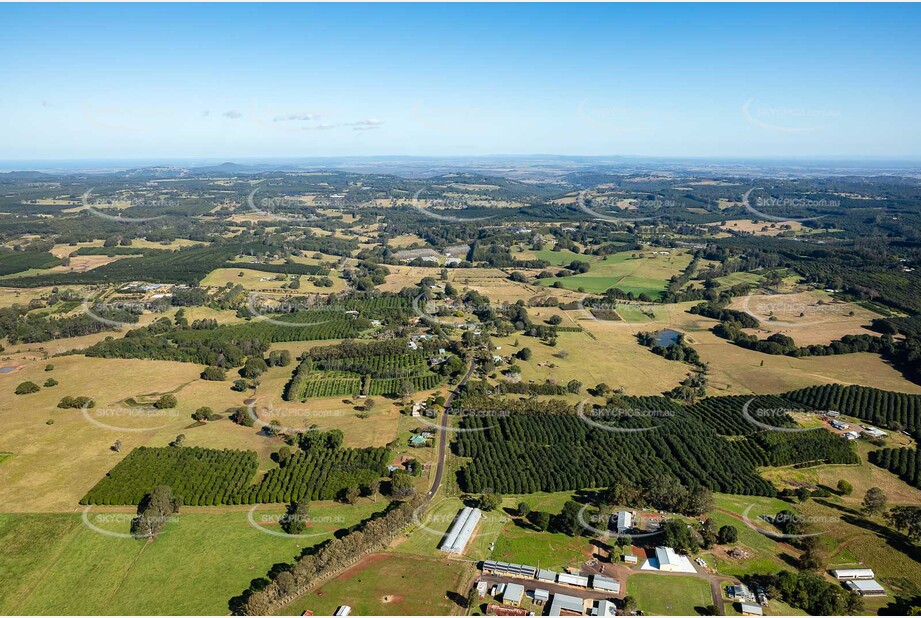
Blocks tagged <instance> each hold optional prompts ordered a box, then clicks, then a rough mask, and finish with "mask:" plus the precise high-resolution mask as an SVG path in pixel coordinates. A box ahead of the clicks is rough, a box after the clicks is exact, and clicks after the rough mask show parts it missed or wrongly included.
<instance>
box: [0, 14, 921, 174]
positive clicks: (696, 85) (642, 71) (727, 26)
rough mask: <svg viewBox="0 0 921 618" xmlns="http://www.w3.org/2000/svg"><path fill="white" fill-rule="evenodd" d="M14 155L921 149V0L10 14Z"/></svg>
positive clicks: (781, 153) (711, 153)
mask: <svg viewBox="0 0 921 618" xmlns="http://www.w3.org/2000/svg"><path fill="white" fill-rule="evenodd" d="M0 23H2V24H3V32H2V38H0V83H2V85H3V87H2V89H0V117H2V118H3V124H4V125H5V126H4V128H3V130H2V131H0V159H8V160H9V159H75V158H106V159H118V158H164V159H165V158H170V157H203V158H218V159H234V158H237V159H239V158H242V157H257V158H258V157H311V156H345V155H371V156H374V155H450V156H467V155H484V154H534V153H554V154H581V155H643V156H692V157H693V156H699V157H789V156H832V157H908V158H917V157H919V156H921V114H919V101H921V37H919V36H918V32H921V7H919V6H918V5H879V4H876V5H853V4H848V5H809V4H807V5H804V4H800V5H790V4H782V5H781V4H775V5H753V4H745V5H726V4H718V5H689V4H680V5H625V4H619V5H597V4H583V5H572V4H569V5H548V4H540V5H523V4H514V5H458V4H450V5H433V4H428V5H427V4H401V5H382V4H370V5H369V4H357V5H356V4H350V5H332V4H314V5H291V4H276V5H250V4H231V5H216V4H195V5H189V4H186V5H177V4H162V5H136V4H124V5H122V4H96V5H49V4H42V5H9V4H4V5H0Z"/></svg>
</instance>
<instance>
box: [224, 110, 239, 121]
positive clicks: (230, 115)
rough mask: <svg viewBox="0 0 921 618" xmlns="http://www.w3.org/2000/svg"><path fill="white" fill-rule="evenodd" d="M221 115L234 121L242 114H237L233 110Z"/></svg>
mask: <svg viewBox="0 0 921 618" xmlns="http://www.w3.org/2000/svg"><path fill="white" fill-rule="evenodd" d="M223 115H224V117H225V118H230V119H231V120H236V119H237V118H240V117H242V116H243V114H241V113H240V112H238V111H237V110H235V109H231V110H228V111H226V112H224V114H223Z"/></svg>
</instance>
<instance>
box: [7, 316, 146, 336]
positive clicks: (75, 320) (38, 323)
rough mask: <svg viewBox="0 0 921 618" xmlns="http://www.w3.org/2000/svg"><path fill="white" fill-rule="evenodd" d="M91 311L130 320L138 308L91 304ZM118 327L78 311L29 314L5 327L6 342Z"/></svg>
mask: <svg viewBox="0 0 921 618" xmlns="http://www.w3.org/2000/svg"><path fill="white" fill-rule="evenodd" d="M92 311H93V313H94V314H95V315H96V316H98V317H101V318H103V319H105V320H111V321H114V322H121V323H125V324H134V323H136V322H137V321H138V314H139V313H140V312H139V311H131V310H128V309H121V308H111V307H93V308H92ZM110 330H118V327H117V326H113V325H111V324H107V323H105V322H103V321H101V320H98V319H95V318H94V317H90V316H88V315H86V314H83V313H80V314H78V315H73V316H67V317H62V318H55V317H46V316H36V315H30V316H28V317H27V318H25V319H21V320H18V321H17V322H16V324H15V325H14V326H13V327H12V328H10V329H9V330H8V331H7V337H8V338H9V342H10V343H14V344H15V343H41V342H44V341H51V340H52V339H66V338H68V337H82V336H84V335H94V334H96V333H101V332H104V331H110Z"/></svg>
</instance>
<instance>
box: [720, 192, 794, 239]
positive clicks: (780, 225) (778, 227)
mask: <svg viewBox="0 0 921 618" xmlns="http://www.w3.org/2000/svg"><path fill="white" fill-rule="evenodd" d="M721 201H722V200H721ZM730 205H732V203H730V202H727V203H726V206H727V207H728V206H730ZM720 207H721V208H722V207H723V206H722V204H721V206H720ZM709 227H714V228H719V229H721V230H727V231H729V230H731V231H733V232H747V233H749V234H754V235H755V236H777V235H778V234H781V233H783V232H786V231H791V232H799V231H800V230H802V229H803V224H802V223H800V222H799V221H776V222H773V221H753V220H751V219H732V220H730V221H726V224H725V225H722V224H719V223H711V224H709Z"/></svg>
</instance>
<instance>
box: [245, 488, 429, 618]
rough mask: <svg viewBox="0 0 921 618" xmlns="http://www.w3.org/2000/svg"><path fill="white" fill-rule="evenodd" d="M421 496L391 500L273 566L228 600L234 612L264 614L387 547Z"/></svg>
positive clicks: (406, 523)
mask: <svg viewBox="0 0 921 618" xmlns="http://www.w3.org/2000/svg"><path fill="white" fill-rule="evenodd" d="M422 504H423V499H422V498H421V497H417V498H414V499H412V500H410V501H407V502H392V503H391V504H390V506H389V507H388V508H387V510H386V511H384V512H383V513H380V514H378V515H376V516H374V517H372V518H370V519H369V520H367V521H365V522H362V523H361V524H360V525H358V526H356V527H355V528H352V529H351V530H349V531H348V533H347V534H344V535H337V536H336V537H334V538H333V539H330V540H329V541H327V542H325V543H323V544H321V545H319V546H318V547H315V548H312V549H309V550H306V551H305V552H304V553H303V554H302V555H301V557H300V558H298V559H297V561H296V562H295V563H294V564H293V565H282V566H281V568H276V569H273V572H272V573H271V574H270V576H269V577H270V579H269V580H268V582H266V581H265V580H256V581H255V582H254V585H253V586H251V587H250V588H249V589H248V590H246V591H245V592H244V593H243V594H242V595H240V596H239V597H236V598H234V599H231V601H230V609H231V612H232V613H233V614H235V615H250V616H259V615H267V614H270V613H272V612H273V611H274V610H276V609H278V608H279V607H280V606H282V605H284V604H285V603H287V602H289V601H291V600H292V599H293V598H294V597H296V596H297V595H299V594H303V593H304V592H306V591H307V590H308V589H310V588H311V587H313V586H314V585H316V584H317V583H319V582H322V581H325V580H326V579H327V578H328V577H330V576H331V575H333V574H335V573H338V572H339V571H341V570H342V569H344V568H346V567H348V566H350V565H352V564H354V563H356V562H358V560H360V559H361V558H362V557H364V556H366V555H367V554H369V553H371V552H374V551H379V550H382V549H384V548H385V547H387V545H389V544H390V542H391V541H392V540H393V539H394V538H396V537H397V535H399V534H400V533H401V532H402V531H403V530H404V529H405V528H406V527H407V526H409V525H410V524H411V523H412V522H413V521H414V518H415V515H414V514H415V511H416V510H417V509H418V508H419V507H420V506H422Z"/></svg>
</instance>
